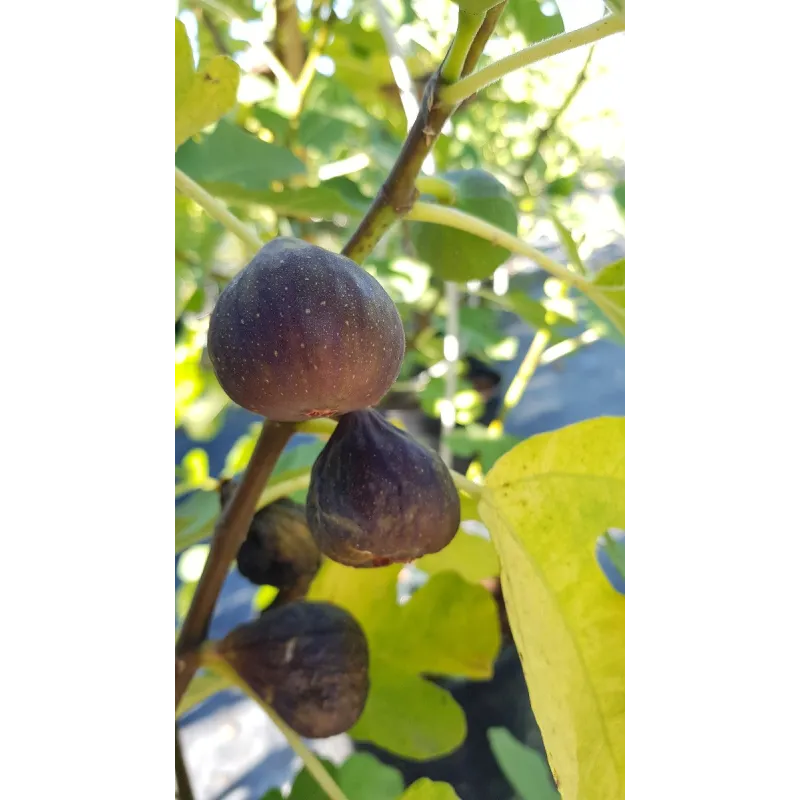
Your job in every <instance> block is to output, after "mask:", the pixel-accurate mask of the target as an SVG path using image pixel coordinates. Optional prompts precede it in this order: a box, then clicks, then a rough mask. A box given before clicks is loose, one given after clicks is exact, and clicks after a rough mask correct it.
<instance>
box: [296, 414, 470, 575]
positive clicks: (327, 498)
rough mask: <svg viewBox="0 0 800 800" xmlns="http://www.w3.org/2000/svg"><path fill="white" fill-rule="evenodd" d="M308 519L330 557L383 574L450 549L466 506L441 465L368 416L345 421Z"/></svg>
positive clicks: (317, 467)
mask: <svg viewBox="0 0 800 800" xmlns="http://www.w3.org/2000/svg"><path fill="white" fill-rule="evenodd" d="M306 514H307V516H308V527H309V529H310V531H311V535H312V536H313V537H314V540H315V541H316V543H317V546H318V547H319V549H320V550H321V551H322V553H323V554H324V555H326V556H328V557H329V558H331V559H333V560H334V561H338V562H339V563H340V564H344V565H346V566H350V567H379V566H385V565H387V564H393V563H407V562H410V561H413V560H415V559H417V558H420V557H421V556H424V555H426V554H427V553H436V552H438V551H439V550H441V549H442V548H444V547H445V546H446V545H447V544H449V543H450V541H451V540H452V539H453V537H454V536H455V535H456V531H457V530H458V526H459V524H460V522H461V504H460V501H459V497H458V491H457V490H456V487H455V484H454V483H453V479H452V477H451V476H450V472H449V470H448V469H447V466H446V465H445V463H444V462H443V461H442V459H441V458H439V456H438V455H437V454H436V453H434V452H432V451H431V450H429V449H428V448H427V447H425V446H424V445H422V444H420V443H419V442H417V441H416V440H415V439H414V438H413V437H412V436H410V435H409V434H407V433H406V432H405V431H401V430H399V429H398V428H396V427H395V426H394V425H392V424H391V423H390V422H388V421H387V420H386V419H385V418H384V417H383V416H381V414H379V413H378V412H377V411H374V410H372V409H366V410H363V411H353V412H352V413H350V414H345V415H344V416H343V417H342V418H341V419H340V420H339V424H338V425H337V427H336V430H335V431H334V432H333V434H332V435H331V438H330V439H329V440H328V442H327V444H326V445H325V447H324V448H323V450H322V452H321V453H320V454H319V456H318V457H317V460H316V461H315V462H314V466H313V467H312V469H311V483H310V485H309V489H308V498H307V500H306Z"/></svg>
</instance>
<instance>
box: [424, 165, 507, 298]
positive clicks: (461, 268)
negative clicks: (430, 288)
mask: <svg viewBox="0 0 800 800" xmlns="http://www.w3.org/2000/svg"><path fill="white" fill-rule="evenodd" d="M441 177H442V178H443V179H444V180H446V181H447V182H448V183H450V184H451V185H452V187H453V192H454V195H455V201H454V203H453V206H454V208H456V209H457V210H459V211H463V212H465V213H466V214H471V215H472V216H474V217H478V218H480V219H482V220H485V221H486V222H490V223H491V224H492V225H496V226H497V227H498V228H502V229H503V230H504V231H507V232H508V233H513V234H514V235H516V233H517V208H516V205H515V203H514V198H513V197H512V196H511V194H510V193H509V191H508V189H506V187H505V186H503V184H502V183H500V181H499V180H497V178H495V177H494V175H490V174H489V173H488V172H485V171H484V170H481V169H465V170H455V171H453V172H445V173H443V174H442V175H441ZM422 199H423V200H425V201H426V202H434V201H435V198H433V197H428V196H426V195H423V197H422ZM410 233H411V241H412V243H413V244H414V248H415V250H416V251H417V256H419V258H420V259H421V260H422V261H424V262H426V263H427V264H429V265H430V267H431V270H432V271H433V273H434V274H435V275H437V276H438V277H440V278H442V279H444V280H446V281H456V282H459V283H464V282H466V281H472V280H481V279H483V278H488V277H489V276H490V275H491V274H492V273H493V272H494V271H495V269H497V267H499V266H500V265H501V264H502V263H503V262H504V261H505V260H506V259H507V258H508V256H509V255H510V254H509V251H508V250H506V249H505V248H503V247H498V246H497V245H495V244H492V243H491V242H487V241H486V239H482V238H481V237H480V236H475V234H472V233H467V232H466V231H461V230H458V229H456V228H446V227H442V226H441V225H433V224H431V223H429V222H412V223H411V225H410Z"/></svg>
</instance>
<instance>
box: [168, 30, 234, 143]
mask: <svg viewBox="0 0 800 800" xmlns="http://www.w3.org/2000/svg"><path fill="white" fill-rule="evenodd" d="M238 88H239V67H238V66H237V65H236V63H235V62H234V61H232V60H231V59H230V58H228V57H227V56H216V57H214V58H212V59H211V60H210V61H209V62H208V63H207V64H206V65H205V67H204V68H203V69H201V70H200V71H199V72H196V71H195V68H194V56H193V55H192V47H191V45H190V44H189V37H188V36H187V34H186V28H184V27H183V23H182V22H181V21H180V20H178V19H176V20H175V149H176V150H177V149H178V147H179V146H180V145H181V144H182V143H183V142H185V141H186V140H187V139H188V138H189V137H190V136H194V134H196V133H198V132H199V131H201V130H202V129H203V128H205V127H206V126H207V125H210V124H211V123H212V122H216V121H217V120H218V119H219V118H220V117H221V116H222V115H223V114H224V113H225V112H226V111H228V110H230V109H231V108H232V107H233V104H234V103H235V102H236V91H237V89H238Z"/></svg>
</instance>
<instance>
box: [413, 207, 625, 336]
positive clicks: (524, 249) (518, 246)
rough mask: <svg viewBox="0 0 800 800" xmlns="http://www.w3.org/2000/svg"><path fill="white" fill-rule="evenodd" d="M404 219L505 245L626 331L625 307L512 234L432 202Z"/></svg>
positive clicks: (415, 209)
mask: <svg viewBox="0 0 800 800" xmlns="http://www.w3.org/2000/svg"><path fill="white" fill-rule="evenodd" d="M406 219H409V220H414V221H416V222H432V223H435V224H438V225H446V226H447V227H449V228H457V229H458V230H462V231H466V232H467V233H471V234H474V235H475V236H479V237H480V238H481V239H486V241H488V242H491V243H492V244H496V245H498V246H499V247H505V248H506V249H507V250H510V251H511V252H512V253H519V254H520V255H523V256H526V257H527V258H530V259H531V260H532V261H535V262H536V263H537V264H538V265H539V266H540V267H541V268H542V269H544V270H546V271H547V272H549V273H550V274H551V275H552V276H553V277H555V278H558V279H559V280H561V281H564V283H567V284H569V285H571V286H575V287H576V288H577V289H580V290H581V291H582V292H583V293H584V294H585V295H586V296H587V297H589V298H590V299H591V300H592V301H593V302H594V303H595V304H596V305H597V306H598V307H599V308H601V309H602V310H603V311H604V312H605V313H606V315H607V316H608V317H609V319H610V320H611V322H612V323H613V324H614V325H615V327H617V328H618V329H619V331H620V333H623V334H624V332H625V324H624V317H625V311H624V309H621V308H618V307H617V306H616V305H615V304H614V303H612V302H611V301H610V300H608V298H607V297H606V296H605V294H603V291H602V290H601V289H599V288H598V287H597V286H595V285H594V284H593V283H592V282H591V281H590V280H588V279H587V278H584V277H583V276H581V275H578V274H577V273H575V272H573V271H572V270H570V269H568V268H567V267H565V266H563V265H561V264H559V263H558V262H557V261H554V260H553V259H552V258H550V256H548V255H545V254H544V253H543V252H542V251H541V250H537V249H536V248H535V247H533V246H531V245H529V244H528V243H527V242H524V241H523V240H522V239H520V238H518V237H517V236H514V234H512V233H508V232H507V231H504V230H503V229H502V228H498V227H497V226H495V225H492V224H490V223H488V222H484V221H483V220H482V219H478V218H477V217H473V216H471V215H470V214H465V213H464V212H463V211H458V210H456V209H455V208H447V207H446V206H439V205H436V204H434V203H421V202H417V203H415V204H414V207H413V208H412V209H411V211H409V212H408V214H407V215H406Z"/></svg>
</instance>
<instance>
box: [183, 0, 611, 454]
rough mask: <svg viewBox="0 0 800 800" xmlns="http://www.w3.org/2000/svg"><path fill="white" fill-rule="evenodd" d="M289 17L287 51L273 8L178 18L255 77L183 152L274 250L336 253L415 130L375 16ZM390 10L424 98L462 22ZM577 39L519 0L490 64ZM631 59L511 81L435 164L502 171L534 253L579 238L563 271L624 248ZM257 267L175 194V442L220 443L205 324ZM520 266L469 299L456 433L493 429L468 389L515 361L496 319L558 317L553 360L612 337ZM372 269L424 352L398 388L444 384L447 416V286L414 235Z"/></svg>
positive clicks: (242, 0)
mask: <svg viewBox="0 0 800 800" xmlns="http://www.w3.org/2000/svg"><path fill="white" fill-rule="evenodd" d="M290 5H291V9H292V12H293V13H292V12H281V13H282V14H283V16H282V19H281V26H280V30H281V31H282V32H283V33H282V35H281V36H277V35H276V22H277V18H278V12H277V11H276V6H275V4H273V3H272V2H266V3H265V2H263V0H252V2H250V0H181V2H180V4H179V9H178V11H179V13H178V17H179V19H180V20H181V21H182V22H183V24H184V25H185V27H186V30H187V33H188V35H189V40H190V42H191V45H192V48H193V51H194V54H195V58H196V59H197V60H198V61H199V63H200V64H202V63H204V62H206V61H208V60H209V59H211V58H213V57H215V56H217V55H219V54H226V55H229V56H231V57H232V58H233V59H234V60H235V61H236V62H237V63H238V64H239V66H240V67H241V69H242V76H241V79H240V85H239V92H238V103H237V105H236V107H235V108H234V109H233V110H232V111H231V112H230V113H228V114H227V115H226V116H225V117H224V118H223V119H222V120H220V122H219V123H218V124H216V125H214V126H211V127H210V128H209V129H207V130H206V131H204V132H203V133H202V134H201V135H198V136H196V137H194V138H193V139H191V140H189V141H187V142H185V143H184V144H183V145H182V146H181V147H180V148H179V149H178V152H177V154H176V165H177V166H178V167H179V168H180V169H182V170H183V171H184V172H186V173H187V174H188V175H189V176H190V177H191V178H193V179H194V180H195V181H197V182H198V183H200V184H201V185H202V186H204V187H205V188H206V189H207V190H208V191H210V192H211V193H212V194H214V195H215V196H217V197H219V198H220V199H222V200H224V201H225V202H226V203H227V204H228V205H229V206H230V208H231V210H232V211H233V212H234V213H235V214H236V215H237V216H239V217H240V218H242V219H245V220H247V221H249V222H250V223H252V224H253V225H254V227H256V229H257V230H258V231H259V233H260V234H261V235H262V237H263V238H264V239H268V238H270V237H272V236H275V235H292V236H299V237H302V238H304V239H306V240H308V241H312V242H314V243H316V244H319V245H321V246H323V247H327V248H330V249H332V250H338V249H340V248H341V246H342V244H343V243H344V241H345V240H346V238H347V236H348V235H349V233H351V232H352V230H353V229H354V227H355V225H356V224H357V222H358V220H359V218H360V216H361V215H362V214H363V213H364V211H365V210H366V208H367V207H368V205H369V202H370V198H372V197H374V195H375V194H376V193H377V191H378V190H379V188H380V185H381V183H382V181H383V180H384V178H385V177H386V174H387V172H388V170H389V169H390V167H391V165H392V163H393V162H394V159H395V158H396V156H397V154H398V152H399V150H400V147H401V145H402V142H403V139H404V136H405V133H406V118H405V116H404V112H403V107H402V104H401V101H400V93H399V91H398V89H397V86H396V84H395V80H394V77H393V74H392V67H391V64H390V59H389V55H388V50H387V44H386V41H385V39H384V36H383V35H382V33H381V30H380V28H379V24H378V18H377V16H376V13H375V5H374V4H373V2H371V1H368V0H343V1H341V2H340V1H339V0H337V1H336V2H334V3H333V5H332V6H331V5H330V4H328V3H327V2H326V0H300V2H298V3H297V5H296V6H294V5H292V4H290ZM384 7H385V9H386V13H387V15H388V17H389V21H390V25H391V28H392V31H393V32H394V35H395V37H396V40H397V44H398V45H399V47H400V48H401V49H402V51H403V54H404V56H405V60H406V64H407V66H408V69H409V72H410V74H411V77H412V78H413V80H414V82H415V86H416V90H417V92H418V93H419V92H421V90H422V87H423V86H424V84H425V81H426V80H427V78H428V77H429V76H430V74H431V73H432V72H433V71H434V70H435V69H436V67H437V65H438V63H439V62H440V60H441V58H442V56H443V54H444V52H445V51H446V48H447V46H448V44H449V41H450V38H451V37H452V34H453V31H454V30H455V23H456V12H457V8H456V6H455V5H454V4H453V3H451V2H449V1H448V0H384ZM286 13H289V15H290V16H289V17H288V18H286V17H285V14H286ZM598 15H599V14H598ZM563 30H564V23H563V20H562V17H561V14H560V13H559V8H558V6H557V5H556V4H555V3H553V2H549V0H545V2H541V3H540V2H538V0H509V4H508V7H507V8H506V10H505V12H504V14H503V16H502V17H501V20H500V24H499V25H498V28H497V31H496V33H495V35H494V36H493V37H492V38H491V39H490V41H489V42H488V44H487V46H486V51H485V54H484V55H483V56H482V59H481V62H480V64H479V66H480V65H482V64H484V63H488V62H489V61H490V60H492V59H495V58H497V57H501V56H502V55H506V54H508V53H509V52H511V51H514V50H518V49H520V48H521V47H523V46H525V45H526V44H527V43H529V42H535V41H538V40H540V39H542V38H545V37H548V36H551V35H553V34H556V33H559V32H561V31H563ZM265 45H266V46H265ZM276 55H277V57H278V58H279V59H280V60H281V61H282V62H283V63H284V64H288V65H289V68H288V69H287V71H289V69H291V68H292V65H293V64H294V65H295V66H296V67H297V68H296V69H295V73H296V74H295V75H293V76H292V77H293V78H295V79H296V78H297V77H300V81H299V83H300V84H301V86H302V90H300V91H298V90H297V89H296V86H295V85H293V84H290V82H289V81H287V80H285V79H282V73H283V72H284V68H283V67H281V65H280V64H276V63H275V56H276ZM619 57H620V52H619V46H618V42H616V41H614V40H612V41H608V42H600V43H599V44H597V45H595V46H594V47H593V48H586V47H584V48H581V49H579V50H577V51H573V52H569V53H564V54H562V55H560V56H557V57H554V58H551V59H548V60H546V61H545V62H542V63H541V64H537V65H534V67H532V68H528V69H525V70H519V71H516V72H514V73H511V74H510V75H507V76H505V77H504V78H503V79H502V80H501V81H499V82H498V83H496V84H494V85H493V86H491V87H489V88H488V89H486V90H484V91H483V92H481V93H480V94H479V95H478V96H477V97H473V98H470V99H469V100H468V101H467V102H465V104H464V105H463V106H462V107H461V108H460V109H459V110H458V111H457V112H456V114H455V115H454V117H453V119H452V120H451V122H450V123H448V125H447V127H446V128H445V132H444V134H443V135H442V136H441V137H440V139H439V140H438V141H437V143H436V145H435V148H434V156H435V164H436V171H437V172H439V171H444V170H452V169H468V168H473V167H480V168H482V169H485V170H487V171H489V172H491V173H492V174H493V175H494V176H495V177H497V178H498V179H499V180H500V181H501V182H502V183H503V184H504V185H505V186H506V187H507V188H508V190H509V191H510V192H511V193H512V194H513V196H514V198H515V201H516V203H517V208H518V212H519V234H520V236H521V237H522V238H524V239H526V240H528V241H531V242H532V243H537V244H538V243H542V242H558V241H562V242H563V241H564V237H565V236H566V237H567V238H568V239H571V241H570V243H569V245H568V247H567V248H566V252H567V257H569V251H570V249H572V247H573V245H574V252H575V255H576V256H577V257H579V258H580V257H583V258H585V257H586V256H588V255H589V254H591V253H592V252H594V251H596V250H597V249H599V248H601V247H603V246H604V245H606V244H608V243H609V242H611V241H614V240H615V239H618V238H619V237H620V235H621V234H622V232H623V230H624V185H625V184H624V160H623V133H622V120H621V115H620V103H619V97H618V94H617V92H618V84H617V83H615V82H614V81H613V80H609V76H610V75H611V73H612V71H613V69H614V67H615V64H616V63H617V61H618V59H619ZM309 63H310V64H311V65H312V69H310V70H309V69H308V68H306V75H305V78H304V77H303V76H302V75H301V73H302V70H303V65H306V64H309ZM298 69H299V71H298ZM283 77H284V78H285V75H283ZM573 260H574V259H573ZM246 262H247V257H246V254H245V251H244V249H243V247H242V245H241V243H240V242H238V241H237V240H236V239H235V238H234V237H233V236H232V235H231V234H229V233H228V232H226V231H225V230H224V229H223V228H222V226H220V225H219V224H218V223H217V222H215V221H213V220H211V219H210V218H209V217H208V216H207V215H206V214H205V213H204V212H202V211H201V210H200V208H199V207H197V206H196V205H195V204H194V203H193V202H192V201H191V200H188V199H186V198H184V197H182V196H180V195H178V194H177V193H176V205H175V284H176V291H175V299H176V309H175V317H176V412H175V414H176V426H177V427H179V428H181V429H183V430H184V431H185V432H186V433H187V434H188V435H189V436H190V437H191V438H192V439H196V440H198V441H203V440H207V439H209V438H210V437H213V436H214V434H215V433H216V432H217V431H218V430H219V426H220V424H221V422H222V420H223V418H224V414H225V413H226V410H227V408H228V406H229V401H228V400H227V398H226V397H225V396H224V395H223V393H222V392H221V391H220V389H219V387H218V386H217V384H216V381H215V380H214V377H213V374H212V373H211V371H210V368H209V365H208V362H207V360H206V357H205V355H204V344H205V332H206V328H207V324H208V318H209V313H210V310H211V308H212V307H213V304H214V302H215V298H216V296H217V295H218V293H219V291H220V290H221V289H222V288H223V287H224V286H225V284H226V283H227V281H228V280H230V278H231V277H232V276H233V275H234V274H235V273H236V272H237V271H238V270H239V269H241V268H242V267H243V266H244V264H245V263H246ZM507 267H508V269H507V270H505V271H504V272H507V273H510V275H511V278H512V285H511V287H510V288H511V290H512V291H508V290H507V289H506V290H505V291H501V292H500V293H499V296H498V293H496V292H492V286H491V282H484V283H485V285H484V286H482V287H477V288H476V287H471V288H472V290H473V291H468V292H467V294H466V296H465V297H464V300H463V304H464V306H465V307H464V308H462V309H461V312H460V313H461V317H460V323H461V331H460V339H461V348H462V354H463V356H464V362H463V367H462V371H463V372H464V375H465V378H464V380H463V381H462V384H461V385H460V387H459V392H460V394H459V397H458V398H456V400H457V404H458V405H459V408H458V420H457V421H458V422H459V423H460V424H470V423H475V422H476V420H478V419H479V418H480V417H481V415H482V413H483V409H482V406H481V402H480V390H476V389H475V388H474V387H473V386H472V384H471V383H470V382H469V381H468V380H466V376H467V375H468V373H469V369H468V367H469V365H470V364H472V363H474V362H471V361H469V359H470V358H471V357H474V358H477V359H480V361H481V362H483V363H491V362H492V361H499V360H503V359H508V358H513V357H514V355H515V353H516V346H515V342H514V341H508V340H506V339H505V337H503V336H501V335H500V334H499V333H498V328H497V324H496V316H495V314H494V313H493V312H494V310H495V309H498V308H500V309H505V310H510V311H512V312H515V313H517V314H519V316H520V317H521V318H522V319H523V320H525V321H526V322H528V323H530V324H531V326H532V327H533V328H534V329H538V328H539V327H541V326H542V325H544V324H545V322H546V320H545V311H546V310H547V309H549V310H550V312H551V313H550V315H549V316H548V318H547V321H548V322H550V321H552V320H554V319H555V317H554V316H553V312H554V311H555V310H558V311H559V312H560V313H561V314H562V317H561V318H560V322H561V323H564V324H563V325H561V326H560V327H559V326H558V325H556V326H554V330H553V334H554V338H553V339H552V341H551V344H555V343H557V342H558V341H559V339H563V338H567V337H568V336H575V335H576V334H579V333H580V331H581V330H583V329H584V328H585V327H586V326H587V325H588V326H590V327H591V326H594V327H596V328H597V330H598V331H600V332H601V333H602V334H603V335H605V334H608V333H609V331H608V326H607V325H604V324H603V320H602V315H599V317H600V318H599V319H596V318H595V317H598V315H597V314H595V315H594V316H593V312H594V309H590V308H588V306H587V304H585V303H582V302H580V301H578V302H575V299H572V300H570V299H566V300H565V299H564V298H563V297H562V298H561V299H559V298H558V297H557V296H556V297H553V298H550V299H548V298H547V297H545V298H544V305H545V307H543V306H542V305H541V303H540V301H539V300H538V299H537V300H534V299H531V298H530V297H528V296H527V295H526V292H525V291H517V292H514V291H513V289H514V286H515V285H516V284H514V283H513V276H514V275H515V273H517V272H519V273H524V272H525V271H526V269H529V268H530V265H529V264H525V263H524V260H522V259H519V258H516V257H515V258H512V259H510V260H509V263H508V264H507ZM366 268H367V269H368V270H369V271H370V272H372V274H374V275H376V276H377V277H378V278H379V279H380V280H381V281H382V282H383V283H384V285H385V286H386V288H387V290H388V291H389V292H390V294H391V295H392V297H393V299H394V300H395V301H396V302H397V304H398V307H399V309H400V311H401V315H402V316H403V319H404V321H405V323H406V326H407V331H408V338H409V345H410V346H409V351H408V356H407V359H406V363H405V365H404V370H403V373H402V375H401V378H400V381H401V384H400V386H399V387H398V388H400V389H406V390H408V389H410V388H411V386H410V384H409V380H410V379H411V378H412V377H415V376H417V377H418V376H419V373H420V372H421V371H423V370H428V369H430V368H434V369H433V376H432V377H431V378H430V379H429V380H426V378H427V377H428V376H427V375H425V374H423V380H417V381H416V383H415V384H414V386H415V389H414V390H415V391H416V392H417V393H418V394H419V397H418V406H419V407H421V409H422V410H423V411H424V412H425V413H426V414H429V415H431V416H432V417H435V416H436V415H437V398H438V397H440V396H441V392H442V391H443V381H442V379H441V375H437V371H436V365H437V364H439V363H440V362H441V360H442V356H443V346H442V342H443V333H444V319H445V316H446V304H445V300H444V295H443V291H442V285H441V282H439V281H437V280H436V279H435V278H432V276H431V272H430V269H429V267H428V265H426V264H424V263H422V262H420V261H418V260H417V259H416V254H415V253H414V250H413V247H412V245H411V243H410V240H409V236H408V230H407V226H405V225H398V226H396V227H395V229H394V230H393V231H392V232H391V233H390V234H389V235H387V236H386V237H385V238H384V241H382V242H381V244H380V246H379V248H378V249H377V250H376V251H375V253H374V254H373V256H372V257H371V258H369V259H368V260H367V263H366ZM494 288H495V289H497V286H496V285H495V287H494ZM523 288H524V287H523ZM492 294H494V295H495V296H494V297H490V296H491V295H492ZM553 294H554V295H557V290H554V292H553ZM576 325H577V326H579V327H575V326H576ZM581 326H583V327H581ZM473 371H474V370H473ZM404 402H408V398H404ZM462 449H463V448H462Z"/></svg>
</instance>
